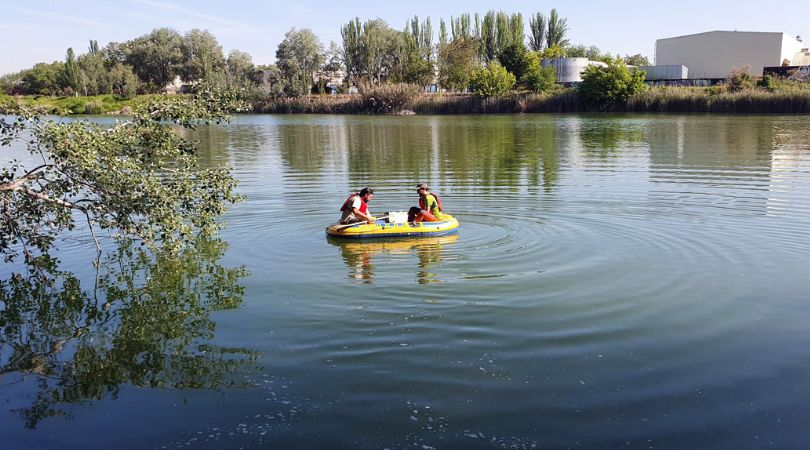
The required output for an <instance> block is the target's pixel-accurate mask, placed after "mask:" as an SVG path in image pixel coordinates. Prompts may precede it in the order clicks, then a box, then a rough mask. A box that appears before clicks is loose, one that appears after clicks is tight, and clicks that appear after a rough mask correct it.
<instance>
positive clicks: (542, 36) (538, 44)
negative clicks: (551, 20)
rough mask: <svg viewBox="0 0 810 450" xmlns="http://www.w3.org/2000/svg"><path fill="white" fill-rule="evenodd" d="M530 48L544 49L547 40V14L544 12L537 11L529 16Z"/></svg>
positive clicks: (533, 49) (536, 50)
mask: <svg viewBox="0 0 810 450" xmlns="http://www.w3.org/2000/svg"><path fill="white" fill-rule="evenodd" d="M529 31H530V35H529V48H531V49H532V51H535V52H540V51H543V45H544V43H545V40H546V16H544V15H543V14H542V13H535V14H534V15H533V16H532V17H530V18H529Z"/></svg>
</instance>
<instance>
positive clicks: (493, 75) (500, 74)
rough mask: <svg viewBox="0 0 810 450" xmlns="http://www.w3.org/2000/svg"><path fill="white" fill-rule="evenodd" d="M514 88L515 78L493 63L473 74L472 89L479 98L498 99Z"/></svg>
mask: <svg viewBox="0 0 810 450" xmlns="http://www.w3.org/2000/svg"><path fill="white" fill-rule="evenodd" d="M514 86H515V76H514V75H512V74H511V73H509V71H507V70H506V69H505V68H504V67H503V66H502V65H500V64H498V63H497V62H495V61H490V62H489V64H487V65H486V67H482V68H480V69H478V70H476V71H475V72H474V73H473V77H472V89H473V92H474V93H475V94H476V95H478V96H479V97H500V96H502V95H503V94H505V93H506V92H507V91H508V90H509V89H512V87H514Z"/></svg>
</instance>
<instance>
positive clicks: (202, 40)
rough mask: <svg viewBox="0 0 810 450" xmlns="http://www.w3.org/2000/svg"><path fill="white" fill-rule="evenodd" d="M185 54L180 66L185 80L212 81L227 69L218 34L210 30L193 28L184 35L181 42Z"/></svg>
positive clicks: (179, 71) (179, 69)
mask: <svg viewBox="0 0 810 450" xmlns="http://www.w3.org/2000/svg"><path fill="white" fill-rule="evenodd" d="M180 50H181V52H182V54H183V58H182V61H181V62H180V65H179V67H178V74H179V75H180V78H182V79H183V80H185V81H190V82H198V81H201V80H208V81H211V78H212V77H214V76H217V75H220V74H222V73H223V71H224V70H225V56H224V54H223V53H222V46H220V45H219V42H218V41H217V38H216V36H214V35H213V34H211V33H209V32H208V31H204V30H199V29H196V28H195V29H193V30H191V31H189V32H188V33H186V35H185V36H183V39H182V41H181V44H180Z"/></svg>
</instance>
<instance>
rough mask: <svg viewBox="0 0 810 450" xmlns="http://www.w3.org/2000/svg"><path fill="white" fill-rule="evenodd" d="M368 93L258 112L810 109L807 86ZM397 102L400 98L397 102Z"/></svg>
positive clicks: (262, 106)
mask: <svg viewBox="0 0 810 450" xmlns="http://www.w3.org/2000/svg"><path fill="white" fill-rule="evenodd" d="M364 97H365V96H358V95H353V96H349V95H343V96H308V97H295V98H278V99H268V100H264V101H259V102H255V103H254V112H257V113H272V114H374V113H380V112H387V113H397V112H399V111H406V112H413V113H416V114H509V113H583V112H639V113H641V112H643V113H654V112H671V113H725V114H757V113H762V114H810V85H808V86H807V88H795V89H784V90H767V89H762V88H752V89H745V90H741V91H738V92H731V91H728V90H726V89H724V88H722V87H652V88H650V89H648V90H647V91H645V92H643V93H640V94H637V95H634V96H632V97H630V98H629V99H628V101H627V102H626V103H624V104H619V105H611V106H604V105H590V104H587V103H586V102H585V101H583V99H582V98H581V96H579V95H578V94H577V92H576V90H574V89H561V90H559V91H556V92H554V93H549V94H532V93H515V94H512V95H507V96H503V97H499V98H482V97H477V96H475V95H472V94H418V95H414V96H413V97H411V98H409V99H407V101H404V102H401V108H399V109H396V108H394V109H392V110H391V111H374V110H370V109H369V108H367V107H366V106H365V103H367V102H364V101H363V98H364ZM391 103H396V102H391Z"/></svg>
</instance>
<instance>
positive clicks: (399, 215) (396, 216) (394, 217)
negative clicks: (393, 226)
mask: <svg viewBox="0 0 810 450" xmlns="http://www.w3.org/2000/svg"><path fill="white" fill-rule="evenodd" d="M407 221H408V213H407V212H405V211H391V212H389V213H388V223H405V222H407Z"/></svg>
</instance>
